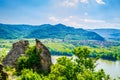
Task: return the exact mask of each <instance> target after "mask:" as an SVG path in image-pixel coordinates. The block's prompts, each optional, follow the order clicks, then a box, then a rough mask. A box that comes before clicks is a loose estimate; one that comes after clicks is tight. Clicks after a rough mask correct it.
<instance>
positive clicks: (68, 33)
mask: <svg viewBox="0 0 120 80" xmlns="http://www.w3.org/2000/svg"><path fill="white" fill-rule="evenodd" d="M0 38H1V39H16V38H39V39H44V38H58V39H65V40H66V39H67V40H100V41H104V40H105V39H104V38H103V37H101V36H100V35H98V34H97V33H95V32H91V31H87V30H84V29H81V28H78V29H76V28H73V27H69V26H66V25H63V24H57V25H50V24H43V25H39V26H32V25H9V24H0Z"/></svg>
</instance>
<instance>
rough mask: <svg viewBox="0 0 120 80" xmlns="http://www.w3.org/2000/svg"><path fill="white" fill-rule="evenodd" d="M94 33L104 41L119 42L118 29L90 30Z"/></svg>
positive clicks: (119, 30)
mask: <svg viewBox="0 0 120 80" xmlns="http://www.w3.org/2000/svg"><path fill="white" fill-rule="evenodd" d="M90 31H93V32H96V33H97V34H99V35H100V36H102V37H104V38H105V39H106V40H115V41H120V29H110V28H106V29H93V30H90Z"/></svg>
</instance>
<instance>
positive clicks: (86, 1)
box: [80, 0, 88, 3]
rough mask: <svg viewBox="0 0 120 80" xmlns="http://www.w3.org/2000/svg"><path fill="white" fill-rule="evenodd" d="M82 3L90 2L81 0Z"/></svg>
mask: <svg viewBox="0 0 120 80" xmlns="http://www.w3.org/2000/svg"><path fill="white" fill-rule="evenodd" d="M80 2H81V3H88V0H80Z"/></svg>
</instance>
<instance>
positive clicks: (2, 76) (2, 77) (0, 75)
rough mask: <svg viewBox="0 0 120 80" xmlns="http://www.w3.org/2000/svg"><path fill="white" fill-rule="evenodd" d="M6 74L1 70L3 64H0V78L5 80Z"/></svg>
mask: <svg viewBox="0 0 120 80" xmlns="http://www.w3.org/2000/svg"><path fill="white" fill-rule="evenodd" d="M7 77H8V74H7V73H6V72H4V71H3V65H2V64H0V80H7Z"/></svg>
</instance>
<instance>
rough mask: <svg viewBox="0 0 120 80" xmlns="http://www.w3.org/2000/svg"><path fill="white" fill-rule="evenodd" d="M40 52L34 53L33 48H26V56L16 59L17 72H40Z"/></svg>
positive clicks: (34, 49)
mask: <svg viewBox="0 0 120 80" xmlns="http://www.w3.org/2000/svg"><path fill="white" fill-rule="evenodd" d="M40 52H41V50H39V52H38V51H37V52H36V48H35V46H33V47H31V48H28V49H27V50H26V54H25V55H23V56H21V57H20V58H19V59H18V63H17V64H18V65H17V71H18V72H21V70H23V69H33V70H34V71H36V72H40V67H41V63H40V56H39V53H40Z"/></svg>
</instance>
